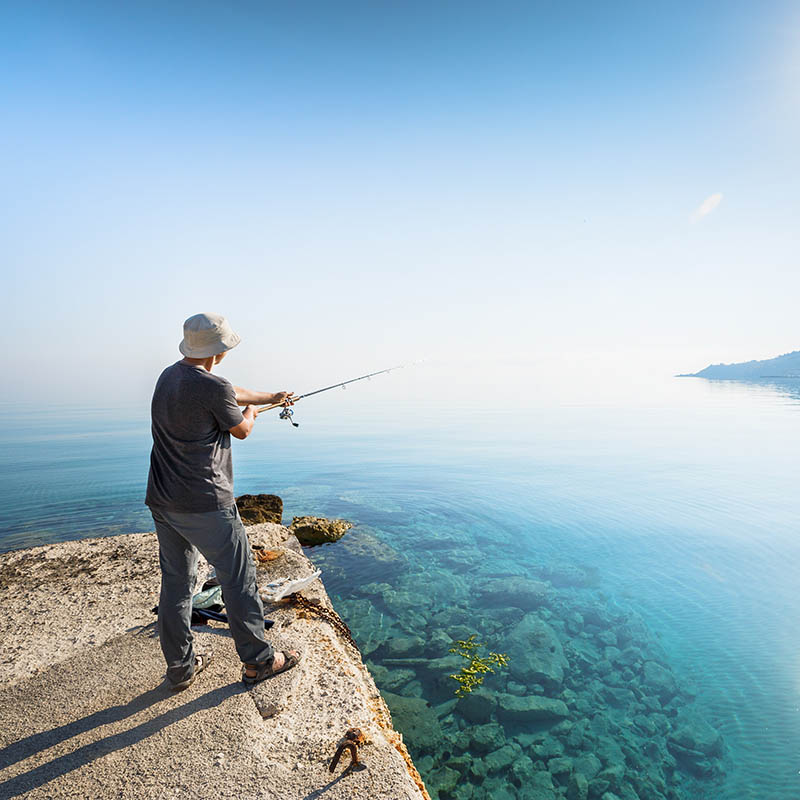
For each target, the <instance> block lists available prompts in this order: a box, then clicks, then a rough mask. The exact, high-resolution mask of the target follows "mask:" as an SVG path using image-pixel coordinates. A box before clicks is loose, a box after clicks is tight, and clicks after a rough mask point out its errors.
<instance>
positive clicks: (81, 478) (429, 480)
mask: <svg viewBox="0 0 800 800" xmlns="http://www.w3.org/2000/svg"><path fill="white" fill-rule="evenodd" d="M620 394H622V395H624V393H620ZM337 403H339V405H337V407H336V414H328V416H325V417H323V416H322V412H321V410H322V409H323V404H319V405H318V406H314V407H313V408H312V407H311V406H310V405H309V406H308V407H307V408H305V409H303V415H302V417H301V414H300V411H299V410H298V412H297V413H298V419H300V421H301V423H302V424H301V427H300V428H299V429H297V430H295V429H292V428H290V427H289V426H288V425H286V424H285V423H282V422H278V421H277V420H274V419H268V420H265V419H264V418H263V417H262V419H261V420H260V421H259V427H258V429H257V433H256V434H255V435H254V436H253V437H251V438H250V439H249V440H248V441H246V442H236V443H234V447H235V453H234V462H235V468H236V482H237V492H238V493H244V492H271V493H275V494H279V495H281V496H282V497H283V499H284V503H285V517H286V518H287V519H288V518H291V516H292V515H294V514H301V513H313V514H320V515H325V516H341V517H345V518H347V519H350V520H351V521H353V522H354V523H356V528H355V529H354V531H353V532H352V533H351V534H348V536H353V537H354V539H353V542H358V541H359V539H358V536H359V532H362V533H361V535H362V536H364V537H367V538H365V539H364V541H368V542H369V543H371V544H370V546H368V547H366V548H361V549H360V550H353V549H352V548H351V549H349V550H348V549H346V548H344V547H340V545H332V546H326V547H324V548H318V549H316V550H314V551H310V553H309V555H310V556H311V557H312V558H313V559H315V560H316V561H318V563H319V564H320V566H322V568H323V570H325V573H326V574H325V575H324V578H325V580H326V586H327V587H328V590H329V591H330V593H331V595H332V596H333V598H334V601H335V602H336V604H337V608H339V609H340V611H341V612H342V615H343V616H344V617H345V619H346V620H347V622H348V623H349V624H351V627H353V629H354V632H355V633H356V636H357V638H359V640H360V641H361V640H362V639H363V640H364V641H366V640H367V639H369V638H370V637H371V636H372V635H373V633H374V632H375V631H373V630H371V629H370V628H369V625H370V624H373V623H370V622H369V620H368V619H367V617H368V616H369V615H365V614H364V613H363V611H364V606H363V602H364V598H365V597H374V596H375V594H374V592H373V594H372V595H370V594H369V592H367V593H365V592H363V591H362V589H363V587H364V586H367V585H373V586H374V585H375V584H379V583H381V582H384V583H389V584H390V585H391V586H395V585H396V586H397V587H402V590H403V594H402V595H400V594H398V599H397V605H396V606H395V607H393V606H392V602H393V601H392V594H391V592H388V593H387V592H386V591H384V592H383V595H382V600H381V603H382V604H383V605H381V606H380V609H381V613H380V620H379V618H378V616H377V612H376V616H375V622H374V625H375V626H378V625H383V624H384V612H385V614H386V615H388V618H391V617H392V614H394V616H395V618H396V619H395V620H394V622H391V623H390V624H392V625H395V626H396V627H397V631H399V632H403V631H405V632H406V633H408V632H409V631H413V630H414V629H415V625H419V624H424V625H425V629H424V630H419V631H418V633H420V634H421V635H422V636H423V637H425V636H427V635H428V634H430V632H431V629H432V626H434V623H433V622H432V620H434V619H441V618H442V617H441V611H442V609H444V608H446V606H447V603H448V602H449V603H450V604H456V605H458V604H459V603H461V604H462V607H463V609H465V610H469V609H471V608H472V606H471V603H472V602H473V598H474V596H475V587H476V586H478V583H476V581H477V580H485V579H489V578H492V577H494V579H497V578H498V577H499V579H501V580H502V579H503V576H513V575H521V576H526V575H529V574H534V573H536V574H538V575H539V576H541V575H544V574H546V572H547V569H548V567H549V566H550V565H557V566H559V565H560V566H563V565H572V566H578V567H580V568H582V569H583V570H584V571H585V572H586V574H591V575H592V581H593V583H592V586H591V588H590V589H581V590H580V591H590V592H591V598H594V600H593V602H596V603H597V604H599V605H601V606H604V607H605V609H606V611H608V610H611V612H613V613H619V614H629V613H631V612H633V613H635V614H638V615H641V617H642V618H643V619H644V621H645V623H646V625H647V628H648V630H649V631H650V633H651V635H652V637H653V640H654V641H657V642H658V644H659V645H660V647H661V648H663V649H664V651H665V652H666V657H667V659H668V661H669V666H670V668H671V669H672V671H673V672H674V674H675V676H676V678H677V680H678V681H679V683H682V682H684V681H685V682H686V683H687V685H688V684H690V683H691V684H693V685H694V692H696V693H697V698H696V700H695V701H694V706H695V709H696V711H697V713H699V714H701V715H702V716H703V717H704V718H705V719H706V720H707V721H708V722H709V723H710V724H711V725H712V726H713V727H714V728H716V729H717V730H719V731H720V732H721V733H722V736H723V739H724V755H723V756H722V758H721V763H722V764H723V766H724V770H723V771H724V778H722V779H721V781H718V783H716V784H714V788H713V789H710V788H707V786H708V785H707V784H704V783H703V782H702V781H698V782H696V783H691V782H689V783H687V784H686V785H685V786H684V787H683V788H682V789H681V792H682V793H681V796H682V797H698V798H700V797H708V798H720V799H721V800H728V799H729V798H730V800H733V798H736V800H743V799H744V798H752V799H753V800H756V799H757V800H792V799H793V798H797V797H800V775H799V774H798V773H799V771H800V646H799V645H800V597H799V596H798V586H799V585H800V581H798V567H800V536H798V533H800V491H798V462H800V381H791V380H786V381H780V380H771V381H763V382H752V383H736V382H706V381H703V380H695V379H684V380H678V379H670V380H665V381H664V382H663V385H661V384H656V385H655V386H654V387H652V390H651V392H650V394H649V397H647V398H645V399H642V397H641V396H637V399H636V401H635V402H625V400H624V399H623V400H617V401H615V402H604V403H598V404H592V403H591V402H586V401H585V400H583V401H582V402H572V400H571V398H570V397H569V396H565V397H562V398H560V400H558V401H554V402H552V403H542V404H540V406H539V407H537V408H535V409H527V410H513V411H507V412H506V411H501V412H495V411H491V410H489V411H486V410H481V409H480V408H477V407H476V408H473V409H469V408H462V409H456V410H453V409H449V410H447V411H445V410H443V409H436V408H430V409H425V408H422V409H415V410H414V412H413V413H407V412H404V413H402V414H397V413H396V409H393V408H392V407H391V406H390V405H385V406H383V407H381V408H375V409H373V410H372V411H371V412H370V413H369V414H368V415H364V414H359V415H355V414H354V413H353V414H350V413H348V407H347V404H346V403H344V402H341V401H337ZM0 411H1V412H2V422H0V426H1V427H0V443H1V444H2V448H1V449H0V473H1V474H2V481H0V550H9V549H14V548H20V547H26V546H31V545H38V544H44V543H48V542H54V541H60V540H64V539H76V538H82V537H86V536H102V535H109V534H124V533H128V532H133V531H143V530H150V529H151V528H152V525H151V521H150V518H149V515H148V513H147V510H146V509H145V507H144V506H143V505H142V497H143V494H144V483H145V480H146V475H147V465H148V456H149V446H150V440H149V424H148V419H147V409H138V410H130V409H80V410H78V409H73V410H63V409H61V410H59V412H58V413H52V415H51V416H47V415H46V414H45V415H44V416H43V414H42V412H41V411H40V410H39V409H33V410H29V409H24V408H18V407H10V406H5V407H2V408H0ZM367 535H368V536H367ZM343 542H344V540H343ZM340 544H341V543H340ZM381 546H385V547H386V551H385V552H383V553H382V552H381V551H380V547H381ZM336 548H339V549H338V550H337V549H336ZM373 553H374V558H373V557H372V555H371V554H373ZM387 554H388V555H387ZM397 558H400V559H401V561H400V562H397ZM393 559H394V562H393ZM398 563H401V567H400V568H398V566H397V564H398ZM387 565H388V566H387ZM437 587H444V589H443V591H444V594H445V595H446V596H449V600H448V599H447V597H445V598H444V599H441V600H437V599H436V598H437V596H438V595H437V592H438V589H437ZM376 591H377V590H376ZM398 591H399V589H398ZM575 591H576V592H578V591H579V590H577V589H576V590H575ZM414 593H418V596H419V603H420V608H421V612H420V613H423V614H427V616H426V617H424V619H423V621H422V622H419V618H418V617H416V618H415V617H413V615H411V616H410V615H409V614H410V612H409V613H408V614H407V613H406V610H407V609H408V608H409V605H408V603H409V595H411V596H412V597H413V595H414ZM588 596H589V595H587V597H588ZM565 597H567V595H565ZM569 597H573V595H570V596H569ZM581 598H583V595H580V596H579V594H575V595H574V601H575V602H582V603H585V602H586V599H585V598H583V599H581ZM370 602H373V601H370ZM570 602H572V600H570ZM359 603H361V604H362V605H359ZM375 603H376V606H375V608H378V605H377V601H375ZM437 603H438V605H437ZM475 608H476V611H475V617H474V625H475V630H476V632H477V633H479V635H480V636H481V637H489V638H490V641H491V642H492V643H493V646H494V649H498V648H503V647H505V649H509V648H510V646H511V645H512V644H513V643H511V642H507V641H504V640H503V636H505V635H506V633H504V631H507V630H508V629H505V628H502V627H501V626H500V625H496V626H491V625H488V624H485V623H484V621H482V620H485V618H486V617H485V615H486V614H489V615H491V613H492V612H491V611H487V610H486V608H483V610H480V609H478V606H475ZM520 613H521V612H520ZM437 614H439V616H438V617H437V616H436V615H437ZM482 615H483V616H482ZM411 619H416V622H415V623H414V625H410V624H405V626H404V624H403V623H404V622H405V623H408V622H409V620H411ZM489 622H491V619H490V618H489ZM434 627H435V626H434ZM491 637H494V638H491ZM367 649H370V648H367ZM389 655H391V653H390V652H389V650H388V649H387V646H385V645H384V646H383V647H380V646H379V647H378V648H377V649H373V650H372V652H371V654H370V655H369V656H368V657H369V658H370V659H371V663H372V664H373V666H374V665H378V666H381V667H382V668H384V667H385V663H386V661H387V658H388V657H389ZM395 655H396V653H395ZM441 655H442V656H444V655H447V653H446V650H445V652H442V654H441ZM389 666H390V667H391V666H392V664H391V663H389ZM406 672H408V670H407V671H406ZM386 674H388V673H382V675H384V677H385V675H386ZM386 680H388V678H386ZM391 680H392V683H391V685H392V687H393V689H392V691H393V692H394V693H396V694H398V695H403V694H404V693H407V694H408V696H411V697H414V696H420V695H422V696H423V697H424V698H425V699H426V700H428V701H429V702H430V703H431V704H432V705H437V704H441V703H442V702H443V701H444V700H446V699H447V697H448V696H450V697H452V688H451V689H444V690H443V689H442V685H441V682H439V683H436V682H434V681H433V680H432V679H431V678H430V676H429V674H428V673H426V672H424V671H423V672H419V673H414V671H413V669H412V670H411V671H410V673H409V674H408V676H407V679H406V682H405V684H404V683H403V679H402V676H401V678H398V675H397V674H394V675H392V676H391ZM379 683H380V681H379ZM448 725H450V726H451V728H452V730H451V731H450V729H448V727H447V726H448ZM442 726H443V728H444V731H445V735H446V736H447V735H450V733H452V734H453V735H455V734H456V733H457V732H458V730H459V726H460V727H461V729H463V727H464V724H463V722H461V723H459V721H458V719H457V718H455V717H452V718H444V719H443V720H442ZM442 747H444V746H443V745H442ZM440 749H441V748H440ZM414 755H415V757H416V758H418V759H419V760H420V761H423V759H425V757H426V756H428V757H429V758H428V759H427V760H424V761H423V766H424V768H425V769H426V770H428V771H429V772H430V774H431V776H433V771H435V770H436V769H438V766H440V765H441V764H443V763H445V762H444V761H441V753H437V752H430V753H428V752H426V751H425V749H424V747H421V748H420V749H418V751H417V752H416V753H414ZM446 755H447V756H449V755H450V754H449V751H447V753H446ZM436 759H439V761H436ZM440 762H441V763H440ZM423 771H424V770H423ZM426 777H427V776H426ZM432 779H433V778H432ZM440 779H441V780H444V778H442V777H441V775H439V777H438V778H436V779H434V780H440ZM473 780H475V781H476V785H477V778H474V779H473ZM704 786H706V788H704ZM443 791H444V790H443ZM470 791H471V790H470ZM514 791H515V788H514V786H512V785H511V784H509V793H508V794H507V795H506V796H508V797H517V796H519V797H523V796H524V794H523V793H520V794H519V795H516V794H514V793H513V792H514ZM443 796H444V794H443ZM453 796H456V795H453ZM463 796H468V795H467V794H464V795H463ZM469 796H471V795H469ZM475 796H478V795H477V794H476V795H475ZM496 796H498V797H500V796H501V794H500V793H499V791H498V792H497V793H496Z"/></svg>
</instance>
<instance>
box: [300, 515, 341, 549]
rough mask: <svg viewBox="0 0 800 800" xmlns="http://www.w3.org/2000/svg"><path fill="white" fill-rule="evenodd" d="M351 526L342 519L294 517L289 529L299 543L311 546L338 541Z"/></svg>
mask: <svg viewBox="0 0 800 800" xmlns="http://www.w3.org/2000/svg"><path fill="white" fill-rule="evenodd" d="M352 527H353V524H352V523H351V522H347V520H344V519H326V518H325V517H295V518H294V519H293V520H292V524H291V525H290V526H289V530H290V531H291V532H292V533H293V534H294V535H295V536H296V537H297V539H298V541H299V542H300V544H302V545H305V546H306V547H313V546H314V545H318V544H325V543H326V542H338V541H339V539H341V538H342V536H344V535H345V534H346V533H347V531H349V530H350V528H352Z"/></svg>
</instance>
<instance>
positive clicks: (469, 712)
mask: <svg viewBox="0 0 800 800" xmlns="http://www.w3.org/2000/svg"><path fill="white" fill-rule="evenodd" d="M496 705H497V701H496V700H495V696H494V694H493V693H492V692H490V691H488V690H487V689H484V688H479V689H476V690H475V691H473V692H470V693H469V694H468V695H466V696H465V697H462V698H461V699H460V700H459V701H458V713H459V714H461V716H462V717H464V719H466V720H468V721H469V722H476V723H479V724H482V723H485V722H488V721H489V720H490V719H491V718H492V714H493V713H494V709H495V706H496Z"/></svg>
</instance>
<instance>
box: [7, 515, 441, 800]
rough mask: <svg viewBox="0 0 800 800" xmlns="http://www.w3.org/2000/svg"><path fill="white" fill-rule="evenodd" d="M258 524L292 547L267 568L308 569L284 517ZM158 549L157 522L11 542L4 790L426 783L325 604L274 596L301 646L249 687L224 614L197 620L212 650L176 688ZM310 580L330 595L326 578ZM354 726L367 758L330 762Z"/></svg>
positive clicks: (114, 791)
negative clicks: (18, 546) (161, 614)
mask: <svg viewBox="0 0 800 800" xmlns="http://www.w3.org/2000/svg"><path fill="white" fill-rule="evenodd" d="M248 535H249V536H250V537H251V541H252V542H253V543H255V544H261V545H262V546H264V547H268V548H269V549H278V550H280V551H281V553H282V555H281V556H280V558H278V559H276V560H275V561H270V562H268V563H267V564H266V565H264V567H259V573H260V574H259V583H264V582H266V581H268V580H270V579H271V577H276V576H279V575H286V574H291V575H292V576H296V575H305V574H309V573H310V572H311V571H312V567H311V564H310V563H309V562H308V560H307V559H306V558H305V556H303V554H302V552H297V550H298V549H299V548H298V547H297V545H296V543H293V541H292V539H290V538H289V537H288V531H287V529H286V528H283V527H282V526H278V525H269V524H264V525H257V526H253V528H251V529H248ZM292 538H293V537H292ZM157 551H158V547H157V542H156V539H155V534H131V535H128V536H119V537H110V538H107V539H87V540H82V541H78V542H65V543H61V544H55V545H47V546H44V547H37V548H31V549H28V550H20V551H14V552H11V553H5V554H2V555H0V589H2V591H3V593H4V595H5V597H6V598H7V602H6V604H5V607H6V619H5V623H4V625H3V653H4V658H3V663H2V664H0V796H2V797H22V796H24V797H29V798H46V797H47V798H62V797H63V798H72V797H75V798H78V797H80V798H86V797H119V798H137V800H146V799H147V798H153V799H155V798H158V799H159V800H161V799H162V798H163V799H164V800H166V799H167V798H170V799H171V798H176V800H177V798H185V797H191V796H194V797H198V798H209V799H211V798H243V799H244V800H246V799H247V798H261V797H263V798H267V797H270V798H276V799H277V800H295V799H296V800H312V798H325V799H326V800H338V799H339V798H350V797H364V798H370V800H373V799H374V800H381V799H382V798H385V799H386V800H405V799H406V798H408V800H419V798H427V797H428V795H427V793H426V792H425V790H424V787H423V785H422V782H421V780H420V779H419V775H418V773H417V772H416V769H415V768H414V766H413V764H412V763H411V759H410V758H409V756H408V753H407V752H406V750H405V747H404V746H403V744H402V738H401V736H400V735H399V734H398V733H397V732H396V731H395V730H394V729H393V727H392V723H391V717H390V715H389V712H388V709H387V707H386V704H385V703H384V701H383V699H382V697H381V696H380V693H379V692H378V690H377V688H376V687H375V683H374V681H373V680H372V677H371V676H370V675H369V672H368V671H367V669H366V667H365V666H364V664H363V662H362V661H361V658H360V655H359V654H358V651H357V650H356V649H355V648H354V647H353V646H352V645H351V644H349V643H348V642H347V641H346V640H345V639H344V638H343V637H342V636H341V634H340V633H339V632H338V631H337V629H336V628H335V627H334V626H333V625H332V624H330V623H329V622H328V621H326V620H325V619H323V618H321V617H320V616H318V615H317V614H315V613H310V612H308V611H306V610H304V609H302V608H298V607H297V606H293V605H289V604H286V603H282V604H279V605H277V606H274V607H272V608H270V607H269V606H267V608H266V610H267V612H268V614H269V616H270V617H271V618H272V619H274V620H275V622H276V624H275V627H274V628H273V630H272V631H271V632H270V633H269V634H268V635H269V638H270V640H271V641H272V642H273V643H274V645H275V647H276V648H279V649H282V648H287V647H294V648H296V649H298V650H299V651H300V653H301V655H302V660H301V663H300V664H299V665H298V666H297V667H295V668H294V669H292V670H289V671H288V672H286V673H284V674H282V675H279V676H277V677H276V678H274V679H271V680H269V681H265V682H263V683H261V684H259V685H258V686H256V687H254V688H253V689H251V690H247V689H245V688H244V687H243V685H242V683H241V681H240V673H241V665H240V663H239V661H238V658H237V656H236V653H235V651H234V648H233V643H232V640H231V638H230V634H229V633H228V629H227V626H225V625H223V624H213V625H209V626H203V627H201V628H195V629H194V630H195V641H196V644H197V646H198V648H199V649H208V648H209V647H210V648H211V649H213V650H214V654H215V657H214V661H213V663H212V664H211V666H210V667H209V669H208V670H207V671H206V672H204V673H202V674H201V675H199V676H198V678H197V680H196V681H195V683H194V684H193V685H192V686H191V687H190V688H189V689H187V690H186V691H184V692H179V693H177V694H175V693H172V692H170V691H169V689H168V687H167V686H166V685H165V684H164V682H163V675H164V664H163V661H162V657H161V651H160V648H159V645H158V638H157V631H156V626H155V623H154V616H153V614H152V613H151V610H150V609H151V608H152V607H153V605H155V603H156V602H157V599H158V587H159V581H160V576H159V570H158V560H157ZM201 569H202V567H201ZM201 574H202V572H201ZM304 596H306V597H308V598H309V599H312V600H314V601H316V602H318V603H319V604H320V606H322V607H323V608H327V609H331V604H330V600H329V598H328V596H327V594H326V592H325V589H324V587H323V586H322V584H321V583H320V582H317V583H316V584H315V585H314V586H313V587H312V588H311V589H309V590H308V591H306V592H304ZM350 727H358V728H361V730H362V731H363V732H364V734H365V735H366V738H367V744H365V745H364V747H363V748H362V750H361V758H362V760H363V762H364V763H365V764H366V769H364V770H361V771H349V772H346V773H344V772H343V770H344V766H345V765H346V763H347V760H348V758H347V757H346V756H345V759H344V763H341V764H340V765H339V768H338V769H337V770H336V773H335V774H331V773H330V772H329V771H328V764H329V762H330V759H331V757H332V756H333V753H334V751H335V749H336V746H337V744H338V742H339V739H340V738H341V737H342V735H343V734H344V732H345V730H347V729H348V728H350Z"/></svg>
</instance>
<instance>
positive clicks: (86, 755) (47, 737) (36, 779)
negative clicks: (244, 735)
mask: <svg viewBox="0 0 800 800" xmlns="http://www.w3.org/2000/svg"><path fill="white" fill-rule="evenodd" d="M243 691H246V690H245V689H244V688H243V687H242V685H241V684H240V683H239V682H236V683H230V684H228V685H227V686H221V687H218V688H216V689H212V690H211V691H209V692H206V693H205V694H202V695H200V696H199V697H196V698H195V699H194V700H190V701H189V702H188V703H184V704H183V705H180V706H178V707H177V708H172V709H170V710H169V711H165V712H164V713H163V714H160V715H159V716H157V717H154V718H153V719H150V720H147V721H146V722H142V723H141V724H139V725H136V726H135V727H133V728H128V729H127V730H124V731H120V732H119V733H115V734H112V735H111V736H106V737H105V738H103V739H99V740H97V741H95V742H90V743H89V744H85V745H83V746H82V747H79V748H78V749H77V750H74V751H72V752H70V753H65V754H64V755H62V756H58V757H57V758H54V759H53V760H52V761H48V762H46V763H45V764H41V765H40V766H38V767H34V768H33V769H30V770H28V771H27V772H23V773H22V774H20V775H17V776H16V777H14V778H9V779H8V780H6V781H3V782H2V783H0V797H9V798H11V797H17V796H19V795H21V794H23V793H25V792H29V791H31V790H32V789H36V788H37V787H39V786H43V785H44V784H45V783H48V782H49V781H52V780H53V779H54V778H58V777H60V776H62V775H66V774H67V773H68V772H72V771H73V770H76V769H80V768H81V767H83V766H86V765H87V764H90V763H91V762H92V761H95V760H96V759H98V758H102V757H103V756H105V755H107V754H108V753H113V752H114V751H116V750H122V749H124V748H126V747H130V746H131V745H134V744H136V743H138V742H141V741H142V740H144V739H147V738H148V737H149V736H152V735H153V734H155V733H158V732H159V731H161V730H163V729H164V728H167V727H168V726H170V725H173V724H174V723H176V722H180V720H182V719H186V718H187V717H189V716H191V715H192V714H194V713H196V712H197V711H203V710H205V709H209V708H213V707H214V706H218V705H220V704H221V703H223V702H224V701H225V700H227V699H228V698H229V697H232V696H233V695H236V694H240V693H242V692H243ZM170 697H174V695H173V693H172V692H170V691H169V689H168V687H167V686H166V684H161V685H160V686H157V687H156V688H154V689H150V690H149V691H146V692H143V693H142V694H140V695H138V696H137V697H134V698H133V699H132V700H131V701H130V702H128V703H126V704H125V705H118V706H112V707H110V708H104V709H103V710H101V711H96V712H95V713H94V714H90V715H88V716H86V717H83V718H82V719H78V720H75V721H74V722H70V723H67V724H66V725H61V726H59V727H57V728H52V729H51V730H47V731H42V732H41V733H36V734H33V735H31V736H28V737H26V738H25V739H21V740H19V741H18V742H14V743H13V744H10V745H8V746H7V747H4V748H3V749H2V750H0V766H1V767H2V768H3V769H6V768H8V767H10V766H11V765H12V764H16V763H18V762H19V761H24V760H25V759H26V758H29V757H30V756H33V755H35V754H36V753H39V752H42V751H43V750H46V749H48V748H50V747H53V746H54V745H57V744H59V743H60V742H64V741H66V740H67V739H71V738H72V737H73V736H78V735H79V734H82V733H86V732H87V731H90V730H92V729H94V728H99V727H101V726H102V725H110V724H113V723H115V722H121V721H122V720H124V719H126V718H128V717H132V716H134V715H135V714H138V713H139V712H140V711H144V710H145V709H146V708H149V707H151V706H154V705H157V704H158V703H161V702H163V701H164V700H167V699H168V698H170Z"/></svg>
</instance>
